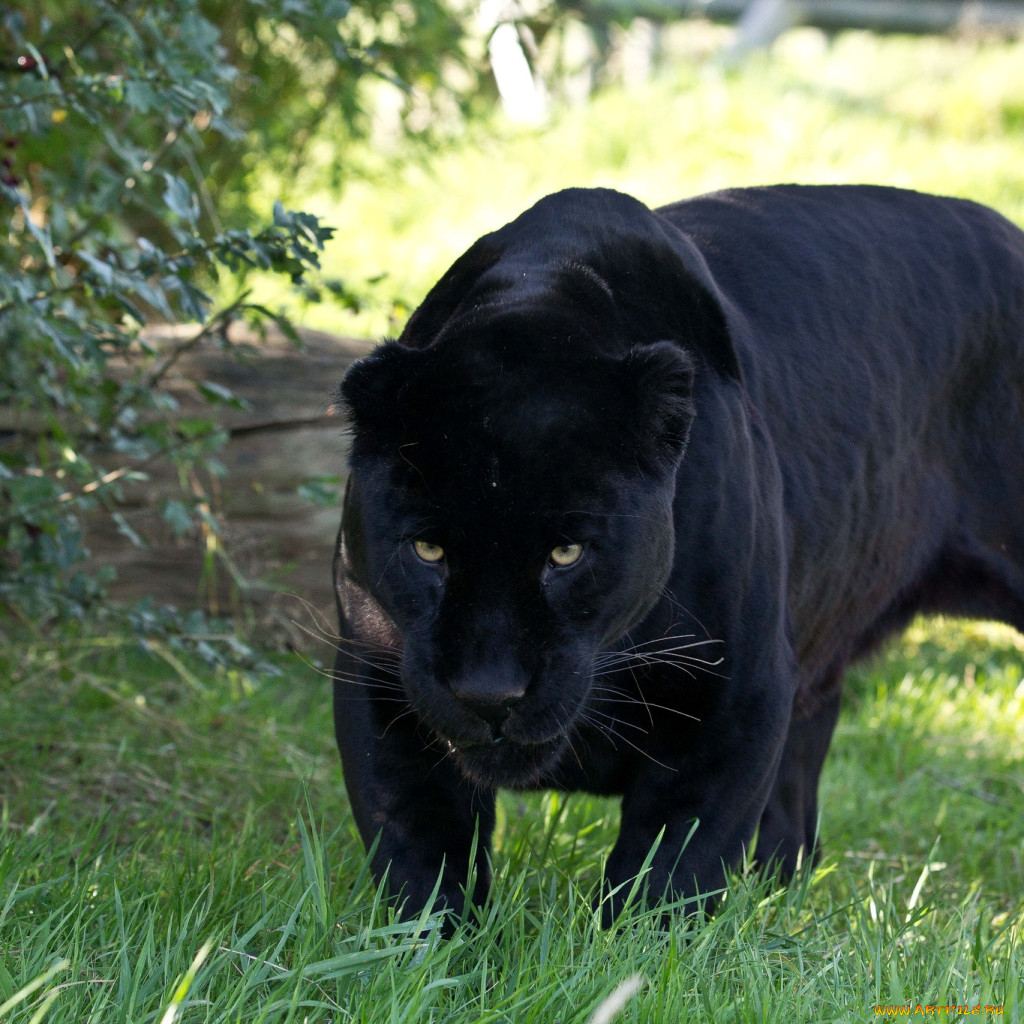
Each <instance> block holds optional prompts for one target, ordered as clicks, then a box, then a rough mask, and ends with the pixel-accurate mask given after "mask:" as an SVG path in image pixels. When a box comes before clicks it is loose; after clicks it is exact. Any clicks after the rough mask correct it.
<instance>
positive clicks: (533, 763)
mask: <svg viewBox="0 0 1024 1024" xmlns="http://www.w3.org/2000/svg"><path fill="white" fill-rule="evenodd" d="M445 745H446V747H447V748H448V753H449V754H450V755H451V757H452V758H453V759H454V761H455V762H456V764H458V766H459V769H460V770H461V772H462V774H463V775H464V776H465V777H466V778H467V779H469V780H470V781H471V782H474V783H476V784H477V785H478V786H487V787H488V788H491V789H496V788H499V787H502V788H506V789H521V788H528V787H531V786H535V785H537V783H538V782H540V781H541V780H542V779H543V777H544V775H545V773H547V772H548V771H550V770H551V769H552V768H554V767H555V765H556V764H557V762H558V759H559V757H560V756H561V753H562V750H563V749H564V747H565V738H564V737H562V736H556V737H553V738H552V739H547V740H541V741H540V742H538V743H518V742H516V741H515V740H510V739H508V738H507V737H505V736H498V737H496V738H495V739H493V740H490V741H488V742H486V743H468V744H463V745H461V746H456V745H455V744H454V743H452V742H451V741H449V740H446V741H445Z"/></svg>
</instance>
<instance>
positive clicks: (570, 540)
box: [343, 343, 691, 786]
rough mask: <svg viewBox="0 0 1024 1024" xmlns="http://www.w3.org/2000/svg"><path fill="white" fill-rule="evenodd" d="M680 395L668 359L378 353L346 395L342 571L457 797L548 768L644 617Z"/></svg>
mask: <svg viewBox="0 0 1024 1024" xmlns="http://www.w3.org/2000/svg"><path fill="white" fill-rule="evenodd" d="M539 363H544V365H539ZM690 381H691V372H690V366H689V363H688V361H687V360H686V357H685V356H683V355H682V354H681V353H679V352H678V350H676V349H675V348H674V347H671V346H667V345H657V346H653V347H652V348H649V349H648V350H646V351H644V352H643V353H641V354H637V355H633V356H630V357H628V358H623V359H614V358H611V357H608V358H605V357H601V358H594V357H590V358H589V359H588V360H587V361H585V362H583V363H582V364H576V365H572V364H571V363H567V362H566V361H565V360H564V359H562V358H559V359H555V360H547V361H539V360H538V359H537V358H536V353H533V358H531V360H530V361H529V364H525V363H524V362H522V361H521V360H517V359H516V357H515V354H514V352H513V350H512V349H511V348H510V347H509V346H508V345H507V344H506V345H504V346H502V347H501V349H500V352H498V353H497V354H496V353H495V352H494V351H493V350H488V351H486V352H482V351H481V349H480V348H479V347H474V348H473V349H471V350H468V351H467V350H466V349H463V348H455V347H452V348H448V349H445V348H442V347H440V346H439V347H437V348H436V349H426V350H412V349H407V348H403V347H401V346H398V345H395V344H394V343H391V344H389V345H387V346H385V347H384V348H382V349H379V350H378V352H377V353H376V354H375V355H373V356H371V357H369V358H368V359H367V360H363V361H362V362H361V363H360V364H357V365H356V367H355V368H354V369H353V371H351V372H350V374H349V376H348V377H347V378H346V382H345V385H344V394H345V397H346V399H347V401H348V402H349V404H350V407H351V408H352V410H353V413H354V416H353V419H354V428H355V444H354V453H353V459H352V464H353V468H352V476H351V479H350V487H349V494H348V499H347V504H346V514H345V545H346V549H347V554H346V558H347V560H348V569H347V572H348V574H349V577H350V580H352V581H355V583H356V584H357V585H358V588H359V589H360V590H361V591H362V592H363V594H365V593H367V592H368V593H369V595H370V596H372V598H373V599H374V601H375V603H376V604H377V605H378V606H379V607H380V609H381V610H382V611H383V612H384V614H385V615H386V616H387V617H388V618H389V619H390V620H391V623H392V625H393V627H394V631H395V632H397V634H398V635H399V636H400V638H401V651H402V653H401V682H402V686H403V687H404V690H405V693H406V696H407V697H408V700H409V701H410V703H411V706H412V708H413V709H414V711H415V713H416V715H418V717H419V719H420V720H421V721H422V722H423V723H424V724H425V725H426V726H427V727H428V728H429V729H430V730H431V731H432V732H433V734H434V735H435V736H436V738H437V739H438V740H439V741H440V742H441V743H442V744H443V745H444V746H445V747H446V749H447V750H448V751H449V753H450V754H451V755H452V756H453V757H454V758H455V759H456V760H457V761H458V763H459V765H460V766H461V768H462V769H463V771H464V772H465V774H466V775H467V776H468V777H469V778H471V779H472V780H474V781H475V782H477V783H479V784H482V785H486V786H515V785H529V784H532V783H534V782H537V781H538V780H539V779H540V778H541V777H542V776H543V775H544V773H545V772H546V771H549V770H550V769H552V768H553V767H554V766H555V764H556V763H557V762H558V760H559V759H560V758H561V757H562V755H563V754H564V753H565V752H566V751H567V747H568V745H569V744H570V743H571V740H572V734H573V729H574V727H575V726H576V725H578V724H580V723H581V722H582V721H585V720H586V716H587V714H588V710H587V707H588V697H589V696H590V694H591V689H592V686H593V677H594V665H595V658H596V656H597V654H598V652H600V651H601V650H602V648H604V647H606V646H608V645H609V644H611V643H613V642H614V641H615V640H617V639H618V638H619V637H621V636H622V635H623V633H624V632H626V631H627V630H628V629H629V628H630V627H631V626H633V625H634V624H636V623H637V622H638V621H639V620H640V619H642V618H643V617H644V615H646V614H647V613H648V611H649V610H650V609H651V608H652V607H653V605H654V604H655V603H656V601H657V600H658V598H659V596H660V593H661V590H662V587H663V586H664V584H665V583H666V582H667V579H668V575H669V573H670V570H671V564H672V554H673V547H674V533H673V518H672V507H673V491H674V477H675V468H676V466H677V464H678V460H679V457H680V455H681V452H682V446H683V442H684V439H685V434H686V428H687V427H688V424H689V418H690V412H689V402H688V395H689V388H690ZM375 387H376V388H378V389H379V390H377V391H376V395H377V397H376V399H374V400H373V401H372V404H371V405H369V406H367V405H366V404H364V401H365V400H366V399H367V396H368V395H369V394H370V393H371V392H373V391H374V389H375ZM384 395H386V396H387V400H386V401H385V400H384V398H383V396H384ZM343 610H344V597H343Z"/></svg>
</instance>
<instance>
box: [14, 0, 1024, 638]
mask: <svg viewBox="0 0 1024 1024" xmlns="http://www.w3.org/2000/svg"><path fill="white" fill-rule="evenodd" d="M925 3H926V0H919V2H918V3H916V4H915V3H908V4H907V5H905V6H907V8H908V9H910V8H917V9H922V8H923V6H924V4H925ZM728 6H729V5H728V4H725V3H719V0H715V2H714V3H711V4H709V5H703V6H702V7H701V9H702V10H707V11H710V10H712V9H718V8H719V7H722V8H723V9H724V8H725V7H728ZM775 6H776V7H780V8H781V7H782V6H784V5H783V4H782V3H777V4H776V5H775ZM803 6H804V7H807V8H808V9H810V7H813V5H807V4H805V5H803ZM890 6H893V7H899V6H900V5H899V4H896V5H890ZM947 6H948V5H947ZM984 6H985V5H982V7H984ZM1002 6H1003V7H1004V8H1005V7H1006V6H1007V5H1002ZM693 7H694V5H693V4H688V3H678V4H672V3H668V2H666V3H646V4H639V3H610V2H609V3H604V2H589V3H578V4H577V3H573V4H570V3H554V2H549V0H521V2H519V3H516V4H507V3H504V2H501V0H485V2H484V3H480V4H476V3H472V4H471V3H462V2H460V0H399V2H397V3H391V2H384V0H367V2H349V0H160V2H158V3H152V2H145V0H33V2H32V3H28V2H26V0H20V2H16V3H0V54H2V56H0V150H2V152H0V160H2V173H0V201H2V202H3V204H4V207H5V211H4V213H5V231H4V232H3V234H2V235H0V629H4V628H5V623H7V624H8V625H10V624H13V623H15V622H17V623H19V624H20V625H19V628H25V627H28V628H30V629H40V628H43V627H45V626H46V625H47V624H53V623H66V622H68V621H86V620H95V619H96V617H97V616H100V615H102V614H109V611H108V610H107V607H108V606H107V604H106V603H105V602H104V601H102V600H100V598H101V597H102V595H103V594H104V592H105V587H106V585H107V583H108V582H109V579H108V577H109V573H107V572H105V571H104V570H103V569H102V568H100V569H93V568H90V569H89V570H88V571H87V570H86V569H85V568H84V556H85V554H86V540H85V538H84V536H83V529H82V527H83V521H84V518H85V517H88V516H96V515H98V514H106V515H108V516H109V517H110V518H111V521H112V522H113V523H114V524H115V525H116V527H117V529H118V530H120V532H121V534H122V536H123V539H124V543H125V544H139V545H141V544H143V543H144V539H143V538H142V537H140V536H139V534H138V533H137V531H136V530H135V529H134V528H133V526H132V524H131V522H130V521H129V519H127V518H126V517H125V516H124V515H123V514H122V509H123V505H121V504H120V503H121V500H122V498H123V496H124V493H125V488H127V487H130V486H133V485H137V484H140V483H144V482H145V480H146V478H147V476H148V474H150V473H151V472H152V471H153V470H154V469H155V467H156V466H157V465H170V466H171V467H172V469H173V471H174V473H175V474H176V475H177V478H178V479H179V480H180V482H181V493H180V494H176V495H174V496H173V497H171V498H168V499H166V500H164V499H161V500H162V506H161V515H162V517H163V521H164V523H165V525H166V526H167V528H168V529H169V530H171V531H173V533H174V534H176V535H178V536H180V537H182V538H193V539H194V540H195V542H196V543H199V544H202V543H209V541H210V539H211V538H216V537H217V536H218V531H220V529H221V525H222V524H221V521H220V517H219V514H218V511H217V506H216V503H215V502H213V501H212V500H211V496H210V493H209V489H210V485H209V481H210V480H216V479H217V477H218V474H221V473H222V472H223V466H222V465H221V464H220V462H219V461H218V452H219V451H221V449H222V446H223V444H224V441H225V436H226V432H225V430H224V428H223V420H222V418H221V412H222V410H225V409H237V408H238V407H239V406H240V405H241V404H242V399H240V398H239V397H238V396H237V395H235V394H233V393H232V391H231V390H230V389H228V388H226V387H224V386H223V385H219V384H216V383H214V382H211V381H206V382H200V383H199V392H200V394H201V396H202V398H203V400H204V401H205V403H206V405H207V409H206V411H205V412H203V413H202V414H196V413H195V412H194V411H190V412H189V413H188V414H187V415H186V414H185V413H184V412H183V411H182V410H181V409H180V408H178V407H177V404H176V402H175V399H174V398H173V396H172V395H170V394H169V393H168V391H167V390H166V389H161V388H160V387H159V385H160V384H161V382H162V381H163V380H164V379H165V377H166V376H167V374H168V373H170V372H172V371H173V370H174V368H175V366H176V364H178V363H179V361H180V360H181V359H182V357H183V356H187V355H189V354H190V353H193V352H195V351H197V350H199V349H220V350H223V351H225V352H231V351H232V350H233V347H234V343H233V340H232V338H233V337H234V336H233V335H232V333H231V332H230V331H229V328H230V327H231V326H232V325H233V324H235V323H236V322H238V321H242V322H243V323H245V324H246V325H248V326H249V327H250V328H255V329H257V330H261V329H263V327H265V326H267V325H268V324H269V325H276V326H277V327H279V328H280V329H282V330H284V331H285V332H286V333H288V334H289V335H290V336H292V337H297V335H296V334H295V331H294V328H293V326H292V325H293V323H296V322H301V323H302V324H303V325H305V326H313V327H319V328H322V329H326V330H329V331H331V332H334V333H345V334H358V335H362V336H372V335H379V334H382V333H387V332H390V331H394V330H397V329H399V328H400V327H401V324H402V322H403V321H404V318H405V316H406V315H407V314H408V312H409V311H410V310H411V309H412V308H413V307H414V306H415V304H416V303H417V302H418V301H419V299H420V298H421V297H422V295H423V294H424V292H425V291H426V289H427V288H428V287H429V286H430V284H431V283H432V282H433V281H434V280H435V279H436V278H437V277H438V276H439V275H440V273H441V272H443V270H444V269H445V267H446V266H447V265H448V264H449V263H450V262H451V261H452V260H453V259H454V258H455V257H456V256H457V255H458V253H459V252H460V251H461V250H462V249H463V248H465V246H467V245H468V244H469V243H470V242H471V241H472V240H473V239H474V238H475V237H477V236H478V235H479V234H481V233H482V232H483V231H486V230H490V229H492V228H494V227H496V226H497V225H499V224H500V223H503V222H504V221H506V220H508V219H509V218H510V217H512V216H514V215H515V214H516V213H518V212H519V211H520V210H521V209H523V208H524V207H525V206H527V205H529V204H530V203H531V202H533V201H534V200H535V199H536V198H538V197H539V196H540V195H542V194H544V193H546V192H550V191H553V190H555V189H557V188H561V187H565V186H567V185H606V186H611V187H615V188H620V189H622V190H624V191H628V192H632V193H633V194H635V195H637V196H638V197H639V198H641V199H643V200H644V201H646V202H648V203H651V204H656V203H658V202H667V201H670V200H673V199H677V198H679V197H681V196H684V195H687V194H693V193H697V192H700V191H704V190H708V189H713V188H719V187H725V186H730V185H742V184H752V183H761V182H767V181H779V180H798V181H807V182H815V181H852V180H860V181H874V182H879V183H886V184H895V185H903V186H909V187H914V188H921V189H926V190H932V191H939V192H946V193H955V194H961V195H967V196H970V197H972V198H975V199H978V200H980V201H982V202H987V203H990V204H991V205H993V206H996V207H997V208H998V209H1000V210H1002V211H1003V212H1004V213H1007V214H1008V215H1009V216H1011V217H1013V218H1015V219H1017V220H1018V222H1024V175H1021V172H1020V168H1021V153H1022V152H1024V43H1022V42H1021V40H1020V38H1019V37H1015V36H1013V35H1012V34H1010V35H1007V34H1006V33H1003V32H1001V33H999V34H991V33H989V32H987V31H978V30H971V31H961V32H959V33H957V34H955V35H953V36H934V35H933V36H926V37H918V38H911V37H908V36H890V37H880V36H877V35H874V34H870V33H867V32H863V31H860V32H838V33H836V32H832V31H830V32H828V33H825V32H823V31H820V30H819V29H815V28H797V29H794V30H792V31H788V32H786V33H785V34H783V35H782V37H781V38H780V39H779V40H778V41H777V42H776V43H775V45H774V47H773V49H772V50H771V51H770V52H768V51H765V50H762V51H760V52H757V53H753V54H746V55H744V59H743V60H742V61H739V60H737V59H736V56H735V55H736V43H735V40H736V33H735V32H734V29H733V28H732V27H727V26H725V25H719V24H712V23H710V22H708V21H705V20H700V19H694V18H680V17H679V15H680V14H681V13H692V8H693ZM732 8H735V9H736V10H742V8H743V5H742V4H733V5H732ZM730 9H731V8H730ZM638 11H639V12H640V13H647V14H649V15H652V17H649V18H638V17H635V15H636V14H637V13H638ZM734 13H735V11H734ZM499 44H500V46H499ZM501 46H504V47H505V49H504V50H502V49H501ZM502 54H504V56H502ZM499 100H500V102H499ZM517 104H518V105H517ZM168 322H182V323H185V324H191V325H192V327H190V328H187V329H182V330H179V331H178V332H177V333H175V334H173V335H171V336H170V340H168V339H167V338H164V339H163V340H161V341H160V342H159V343H158V342H157V341H156V340H155V339H154V336H153V333H152V331H151V330H148V329H149V328H152V327H153V325H155V324H161V323H168ZM261 325H262V326H261ZM249 336H250V337H251V336H252V334H251V330H250V334H249ZM329 383H330V382H325V385H324V390H325V394H326V393H327V391H328V389H329ZM337 468H338V467H335V466H326V465H325V466H324V472H325V473H329V472H331V471H333V470H336V469H337ZM200 469H201V470H202V473H200V472H199V470H200ZM333 487H334V485H332V486H331V487H328V488H327V489H326V491H325V490H324V488H323V487H319V486H318V487H316V488H313V489H310V488H309V487H305V488H303V489H301V491H300V496H301V497H302V498H303V499H307V498H309V497H310V495H312V496H313V498H315V499H317V500H321V501H322V500H324V494H325V493H326V497H327V500H333V499H334V498H335V497H336V490H335V489H333ZM314 491H315V492H316V493H315V494H314ZM321 492H324V493H321ZM325 558H326V549H325ZM125 621H129V620H125ZM154 624H158V626H155V625H154ZM130 628H132V629H133V630H135V631H138V632H142V633H146V632H149V633H153V631H154V630H156V631H157V633H158V634H159V635H160V636H164V637H166V636H168V635H171V634H173V633H175V631H177V633H178V634H179V635H180V636H187V635H193V634H196V633H198V632H201V631H202V630H204V629H206V630H207V632H208V633H209V632H210V631H209V630H208V629H207V627H206V626H204V625H202V624H201V623H199V622H198V620H195V619H194V618H192V619H188V620H187V621H186V620H185V619H183V618H181V617H177V618H176V617H175V616H173V615H171V614H170V613H168V612H165V611H164V610H161V609H152V608H150V609H145V610H144V611H143V613H137V614H135V615H134V616H133V617H132V618H131V620H130Z"/></svg>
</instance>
